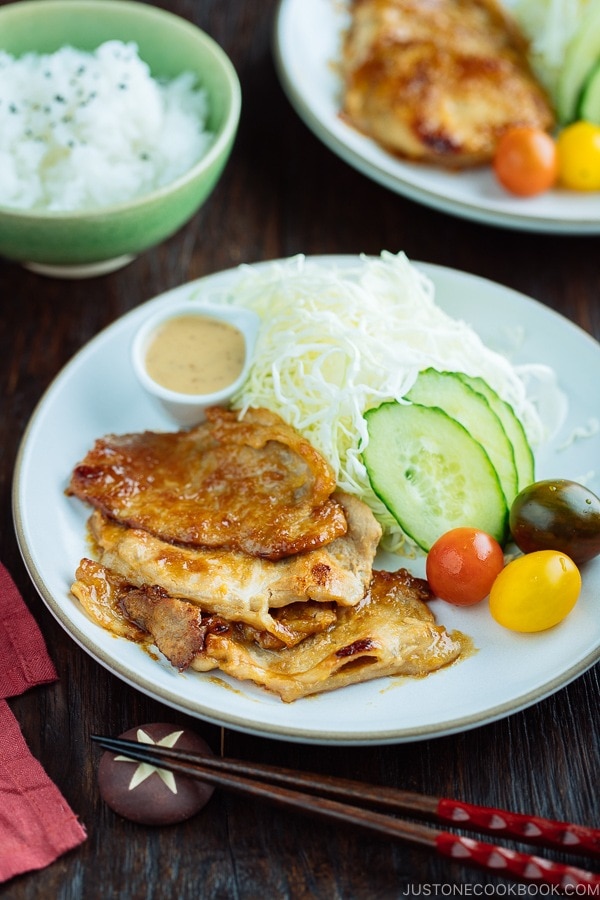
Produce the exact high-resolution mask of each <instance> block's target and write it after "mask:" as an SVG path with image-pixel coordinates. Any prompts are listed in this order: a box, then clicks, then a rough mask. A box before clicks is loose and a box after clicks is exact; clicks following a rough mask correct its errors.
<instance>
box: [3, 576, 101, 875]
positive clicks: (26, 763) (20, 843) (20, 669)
mask: <svg viewBox="0 0 600 900" xmlns="http://www.w3.org/2000/svg"><path fill="white" fill-rule="evenodd" d="M56 679H57V674H56V670H55V668H54V665H53V664H52V661H51V659H50V657H49V656H48V652H47V650H46V645H45V643H44V639H43V637H42V635H41V633H40V631H39V629H38V626H37V624H36V622H35V619H34V618H33V616H32V615H31V613H30V612H29V610H28V609H27V607H26V606H25V603H24V602H23V599H22V597H21V595H20V594H19V592H18V590H17V588H16V585H15V584H14V582H13V580H12V578H11V577H10V575H9V574H8V572H7V571H6V569H5V568H4V566H2V564H1V563H0V882H2V881H6V880H7V879H9V878H12V877H13V876H15V875H19V874H21V873H23V872H29V871H32V870H33V869H41V868H43V867H44V866H47V865H49V864H50V863H51V862H54V860H55V859H56V858H57V857H58V856H60V855H61V854H63V853H66V852H67V850H72V849H73V848H74V847H76V846H78V845H79V844H80V843H81V842H82V841H84V840H85V838H86V833H85V830H84V828H83V827H82V826H81V825H80V824H79V822H78V821H77V818H76V816H75V814H74V813H73V812H72V810H71V809H70V808H69V806H68V804H67V803H66V801H65V799H64V798H63V796H62V795H61V793H60V791H59V790H58V788H57V787H56V785H54V784H53V783H52V781H50V779H49V778H48V776H47V775H46V773H45V772H44V770H43V768H42V766H41V765H40V764H39V762H38V761H37V760H36V759H35V758H34V757H33V756H32V755H31V753H30V751H29V748H28V747H27V744H26V743H25V741H24V739H23V735H22V734H21V730H20V728H19V725H18V723H17V720H16V719H15V717H14V716H13V714H12V712H11V711H10V708H9V706H8V704H7V703H6V699H5V698H6V697H16V696H17V695H18V694H22V693H23V692H24V691H26V690H28V689H29V688H31V687H34V686H35V685H38V684H48V683H49V682H52V681H56Z"/></svg>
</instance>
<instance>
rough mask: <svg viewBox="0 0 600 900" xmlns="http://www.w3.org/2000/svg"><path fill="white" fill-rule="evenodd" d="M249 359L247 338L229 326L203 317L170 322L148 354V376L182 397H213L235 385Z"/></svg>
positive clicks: (160, 329)
mask: <svg viewBox="0 0 600 900" xmlns="http://www.w3.org/2000/svg"><path fill="white" fill-rule="evenodd" d="M245 359H246V342H245V339H244V335H243V334H242V332H241V331H240V330H239V328H236V327H235V325H230V324H229V322H222V321H220V320H219V319H215V318H212V317H210V316H203V315H194V314H190V315H182V316H175V317H174V318H172V319H169V320H168V321H167V322H165V323H164V324H163V325H161V326H160V328H158V329H157V331H156V332H155V334H154V337H153V338H152V340H151V341H150V344H149V347H148V351H147V353H146V370H147V372H148V375H150V377H151V378H152V379H153V380H154V381H156V382H157V383H158V384H160V385H162V387H165V388H168V389H169V390H171V391H178V392H179V393H181V394H213V393H214V392H215V391H220V390H222V389H223V388H226V387H227V386H228V385H230V384H232V383H233V382H234V381H235V380H236V378H238V376H239V375H240V374H241V371H242V369H243V367H244V362H245Z"/></svg>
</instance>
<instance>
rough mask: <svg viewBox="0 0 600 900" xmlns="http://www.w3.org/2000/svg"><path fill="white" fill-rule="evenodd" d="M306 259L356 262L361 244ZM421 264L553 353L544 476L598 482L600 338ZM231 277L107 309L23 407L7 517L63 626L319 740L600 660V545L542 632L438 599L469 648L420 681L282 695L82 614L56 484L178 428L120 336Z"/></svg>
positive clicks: (443, 285) (255, 729) (273, 733)
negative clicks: (116, 448)
mask: <svg viewBox="0 0 600 900" xmlns="http://www.w3.org/2000/svg"><path fill="white" fill-rule="evenodd" d="M312 261H313V262H315V263H317V264H319V265H333V264H335V265H338V266H344V265H350V264H351V265H356V263H357V257H349V256H346V257H314V258H313V260H312ZM260 265H261V266H264V265H269V264H268V263H262V264H260ZM421 267H422V269H423V270H424V271H425V272H426V273H427V274H428V275H429V276H430V277H431V278H432V279H433V281H434V283H435V286H436V296H437V302H438V303H439V305H440V306H441V307H442V308H444V309H445V310H446V311H448V312H449V313H450V314H451V315H453V316H455V317H456V318H461V319H464V320H465V321H468V322H470V323H471V324H472V325H473V327H474V328H475V329H476V330H477V331H478V332H479V333H480V335H481V337H482V338H483V339H484V340H485V341H486V343H487V344H488V345H489V346H490V347H493V348H494V349H496V350H502V349H503V348H504V349H505V350H506V349H508V348H514V347H515V345H517V349H516V350H515V351H514V353H513V361H515V362H541V363H546V364H550V365H552V366H554V368H555V370H556V373H557V375H558V378H559V381H560V385H561V387H562V389H563V390H564V391H565V392H566V394H567V395H568V398H569V401H570V406H569V413H568V416H567V419H566V421H565V423H564V425H563V426H562V429H561V430H560V432H559V433H558V434H557V435H556V437H555V438H554V439H553V440H552V441H551V442H550V443H549V444H548V445H547V446H546V447H545V449H544V451H543V453H541V454H540V456H539V459H538V476H539V477H559V476H561V477H565V478H572V479H574V480H582V479H583V478H586V479H587V482H588V484H589V486H590V488H591V489H592V490H595V491H596V492H598V491H599V487H600V481H599V479H600V472H598V471H597V469H596V467H597V466H598V461H599V460H600V434H595V435H594V436H591V437H588V438H583V439H579V440H575V441H572V442H568V441H567V438H568V436H569V435H571V434H572V433H573V431H574V430H575V429H576V428H579V427H584V428H585V427H586V426H587V424H588V423H589V421H590V420H591V419H592V418H593V417H595V418H596V419H600V409H599V405H600V400H599V397H598V394H597V393H596V392H591V391H590V389H589V386H590V384H597V383H598V381H599V379H600V345H599V344H598V343H596V341H594V340H593V339H592V338H590V337H589V336H588V335H586V334H585V333H584V332H583V331H581V330H580V329H579V328H577V327H576V326H575V325H573V324H572V323H570V322H569V321H567V320H566V319H563V318H562V317H560V316H558V315H556V314H555V313H553V312H551V311H549V310H548V309H547V308H545V307H544V306H542V305H541V304H539V303H537V302H535V301H534V300H530V299H528V298H527V297H524V296H523V295H521V294H517V293H515V292H514V291H511V290H508V289H506V288H504V287H501V286H500V285H497V284H494V283H492V282H489V281H485V280H483V279H481V278H476V277H474V276H471V275H466V274H464V273H461V272H457V271H453V270H450V269H444V268H440V267H437V266H431V265H422V266H421ZM238 277H239V273H238V271H237V270H229V271H226V272H222V273H219V274H217V275H212V276H209V277H207V278H204V279H200V280H198V281H195V282H192V283H190V284H186V285H183V286H182V287H179V288H176V289H175V290H172V291H170V292H168V293H167V294H164V295H162V296H160V297H157V298H156V299H154V300H151V301H149V302H148V303H145V304H143V305H142V306H139V307H137V308H136V309H134V310H133V311H132V312H130V313H128V314H127V315H125V316H123V317H122V318H121V319H119V320H117V321H116V322H115V323H113V324H112V325H111V326H110V327H109V328H107V329H105V330H104V331H103V332H101V333H100V334H98V335H97V336H96V337H95V338H94V339H93V340H92V341H91V342H90V343H89V344H87V345H86V346H85V347H84V348H83V349H82V350H81V351H80V352H79V353H78V354H77V355H76V356H75V357H74V358H73V359H72V360H71V361H70V362H69V363H68V365H67V366H66V367H65V368H64V369H63V370H62V372H61V373H60V374H59V375H58V376H57V378H56V379H55V381H54V382H53V383H52V385H51V386H50V387H49V389H48V390H47V391H46V393H45V395H44V396H43V397H42V399H41V401H40V403H39V404H38V406H37V408H36V410H35V412H34V414H33V416H32V418H31V421H30V423H29V425H28V427H27V430H26V432H25V434H24V436H23V440H22V444H21V447H20V451H19V455H18V459H17V464H16V469H15V477H14V487H13V512H14V520H15V527H16V532H17V538H18V541H19V546H20V548H21V553H22V555H23V559H24V561H25V565H26V566H27V569H28V571H29V574H30V575H31V578H32V579H33V582H34V584H35V586H36V588H37V590H38V591H39V593H40V595H41V596H42V598H43V599H44V601H45V602H46V604H47V605H48V607H49V609H50V610H51V612H52V613H53V614H54V616H55V617H56V618H57V619H58V621H59V622H60V623H61V625H62V626H63V627H64V628H65V629H66V631H67V632H68V633H69V635H70V636H71V637H72V638H73V639H74V640H75V641H76V642H77V643H78V644H79V645H80V646H81V647H83V648H84V650H86V651H87V652H88V653H89V654H90V655H91V656H92V657H93V658H94V659H96V660H97V661H98V662H99V663H101V664H102V665H103V666H105V667H106V668H107V669H109V670H110V671H111V672H113V673H114V674H115V675H116V676H118V677H119V678H121V679H122V680H123V681H125V682H127V683H128V684H130V685H132V686H133V687H135V688H138V689H139V690H141V691H143V692H144V693H146V694H149V695H150V696H152V697H154V698H156V699H157V700H160V701H162V702H163V703H165V704H167V705H168V706H171V707H174V708H176V709H179V710H183V711H184V712H186V713H188V714H191V715H193V716H198V717H199V718H202V719H206V720H208V721H211V722H214V723H219V724H222V725H225V726H228V727H230V728H234V729H237V730H241V731H247V732H251V733H254V734H259V735H264V736H269V737H274V738H283V739H287V740H294V741H302V742H306V743H321V744H327V743H332V744H333V743H335V744H368V743H371V742H373V743H393V742H400V741H409V740H416V739H421V738H427V737H433V736H436V735H442V734H448V733H451V732H455V731H463V730H466V729H469V728H473V727H475V726H477V725H480V724H483V723H486V722H490V721H492V720H494V719H498V718H501V717H503V716H506V715H508V714H510V713H512V712H515V711H516V710H519V709H522V708H524V707H527V706H529V705H531V704H533V703H535V702H536V701H538V700H540V699H541V698H542V697H545V696H547V695H548V694H550V693H552V692H554V691H556V690H557V689H558V688H560V687H562V686H563V685H565V684H567V683H568V682H569V681H571V680H572V679H574V678H575V677H576V676H578V675H580V674H581V673H582V672H584V671H585V670H586V669H587V668H589V667H590V666H591V665H592V664H593V663H594V662H595V661H596V660H598V659H599V658H600V614H599V613H600V590H599V588H600V557H599V558H598V559H596V560H595V561H594V562H593V563H591V564H589V565H588V566H587V568H586V570H585V571H584V576H583V582H584V587H583V593H582V596H581V598H580V600H579V602H578V603H577V605H576V607H575V609H574V611H573V612H572V613H571V615H570V616H569V617H568V618H567V619H566V620H565V621H564V622H563V623H562V624H561V625H560V626H558V627H556V628H554V629H552V630H550V631H547V632H544V633H541V634H537V635H519V634H515V633H513V632H509V631H506V630H504V629H502V628H501V627H500V626H499V625H496V624H495V623H494V621H493V620H492V619H491V617H490V615H489V612H488V609H487V606H486V604H485V603H483V604H481V605H480V606H478V607H475V608H471V609H466V610H465V609H463V610H460V609H457V608H454V607H451V606H449V605H448V604H444V603H442V602H441V601H436V602H435V603H434V604H433V606H434V610H435V613H436V616H437V618H438V619H439V620H440V621H442V622H443V623H444V624H446V625H447V626H448V627H449V628H458V629H460V630H461V631H463V632H465V633H466V634H468V635H470V636H471V637H472V638H473V640H474V642H475V645H476V646H477V648H478V652H477V653H474V654H473V655H472V656H470V657H469V658H467V659H465V660H463V661H461V662H460V663H458V664H455V665H453V666H451V667H449V668H447V669H444V670H442V671H440V672H436V673H434V674H432V675H430V676H428V677H427V678H424V679H410V678H384V679H381V680H377V681H373V682H371V683H368V684H364V685H356V686H352V687H348V688H344V689H342V690H339V691H334V692H332V693H329V694H322V695H320V696H317V697H313V698H309V699H303V700H298V701H296V702H295V703H292V704H285V703H283V702H281V701H280V700H279V699H278V698H277V697H275V696H273V695H270V694H269V693H267V692H266V691H264V690H262V689H260V688H258V687H255V686H253V685H252V684H249V683H246V682H236V681H235V680H234V679H231V678H228V677H226V676H222V675H220V674H219V673H217V674H215V673H203V674H200V673H194V672H187V673H184V674H179V673H178V672H177V671H176V670H175V669H173V668H172V667H171V666H170V665H169V664H168V663H167V662H164V661H157V660H155V659H152V658H151V657H150V655H149V654H148V653H146V652H144V650H143V649H141V648H140V647H139V646H138V645H136V644H134V643H129V642H128V641H126V640H123V639H120V638H116V637H114V636H112V635H111V634H109V633H108V632H106V631H104V630H103V629H102V628H100V627H99V626H97V625H95V624H93V623H92V622H91V621H90V620H89V619H88V618H87V616H86V614H85V613H84V612H83V610H82V608H81V607H80V606H79V604H78V602H77V601H76V600H75V598H74V597H73V596H72V595H71V594H70V591H69V587H70V584H71V582H72V580H73V575H74V572H75V569H76V567H77V565H78V563H79V560H80V558H81V557H82V556H85V555H86V554H88V553H89V546H88V543H87V541H86V524H85V523H86V520H87V517H88V515H89V509H88V508H87V507H86V506H85V505H84V504H83V503H81V502H80V501H78V500H76V499H74V498H68V497H66V496H65V494H64V490H65V487H66V485H67V483H68V480H69V478H70V474H71V471H72V469H73V467H74V465H76V463H78V462H79V461H80V460H81V459H82V458H83V456H84V455H85V453H86V452H87V450H88V449H89V448H90V447H91V446H92V444H93V442H94V440H95V439H96V438H98V437H101V436H103V435H105V434H108V433H117V434H119V433H127V432H135V431H141V430H144V429H165V430H171V429H172V428H173V426H172V425H171V423H170V422H168V421H167V420H166V419H165V418H163V417H162V416H163V414H162V413H161V412H160V411H159V410H158V408H157V407H154V406H153V405H152V404H151V401H150V400H149V399H148V398H147V396H146V395H145V393H144V392H143V391H142V389H141V388H140V387H139V385H138V383H137V380H136V378H135V376H134V374H133V371H132V369H131V365H130V360H129V348H130V344H131V341H132V337H133V335H134V332H135V331H136V328H137V327H138V326H139V324H140V323H141V321H142V320H143V319H144V318H145V317H146V316H147V315H148V314H149V313H150V312H152V311H154V310H155V309H157V308H159V307H161V306H163V305H167V304H169V303H171V302H173V301H174V300H176V299H181V298H183V297H187V296H189V295H190V294H192V293H193V294H194V295H195V296H197V295H198V294H199V293H200V294H201V295H202V296H203V297H205V299H207V300H210V298H211V291H212V290H213V289H221V288H222V287H223V286H229V285H231V284H233V283H234V282H235V280H236V279H237V278H238ZM515 329H516V331H515ZM515 334H518V335H520V337H521V339H520V341H515ZM565 444H567V445H566V446H564V448H563V449H561V446H562V445H565ZM395 560H396V566H399V565H408V566H409V567H410V568H411V569H412V570H413V572H415V574H417V575H423V574H424V568H423V561H422V560H421V561H419V562H418V563H417V562H414V561H412V562H411V561H407V560H405V559H402V558H398V557H396V558H395Z"/></svg>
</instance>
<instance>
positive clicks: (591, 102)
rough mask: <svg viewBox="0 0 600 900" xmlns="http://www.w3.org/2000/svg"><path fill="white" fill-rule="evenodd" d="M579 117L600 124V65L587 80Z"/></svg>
mask: <svg viewBox="0 0 600 900" xmlns="http://www.w3.org/2000/svg"><path fill="white" fill-rule="evenodd" d="M577 118H578V119H583V120H584V121H586V122H593V124H594V125H600V65H597V66H596V68H595V69H594V70H593V71H592V74H591V75H590V77H589V78H588V80H587V81H586V84H585V87H584V89H583V93H582V95H581V103H580V104H579V111H578V114H577Z"/></svg>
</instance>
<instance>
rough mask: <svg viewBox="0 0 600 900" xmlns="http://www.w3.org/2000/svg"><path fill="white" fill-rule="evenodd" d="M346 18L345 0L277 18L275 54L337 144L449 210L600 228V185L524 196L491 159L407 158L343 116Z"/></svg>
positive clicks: (301, 102)
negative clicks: (512, 190) (455, 164)
mask: <svg viewBox="0 0 600 900" xmlns="http://www.w3.org/2000/svg"><path fill="white" fill-rule="evenodd" d="M347 22H348V16H347V12H346V10H345V4H344V2H343V0H281V4H280V6H279V9H278V13H277V17H276V21H275V34H274V53H275V62H276V66H277V69H278V72H279V77H280V80H281V83H282V85H283V88H284V90H285V92H286V93H287V95H288V98H289V100H290V102H291V104H292V106H293V107H294V108H295V110H296V112H297V113H298V115H299V116H300V117H301V118H302V119H303V120H304V122H305V123H306V125H308V127H309V128H310V129H311V130H312V131H313V132H314V133H315V134H316V135H317V137H318V138H319V139H320V140H321V141H323V143H324V144H326V146H328V147H329V149H330V150H333V152H334V153H336V154H337V155H338V156H340V157H341V158H342V159H343V160H345V161H346V162H347V163H349V164H350V165H351V166H354V167H355V168H356V169H358V170H359V171H360V172H362V173H363V174H364V175H367V176H368V177H369V178H372V179H373V180H375V181H377V182H379V183H380V184H383V185H384V186H385V187H387V188H390V189H391V190H392V191H396V192H397V193H398V194H403V195H404V196H406V197H409V198H410V199H411V200H415V201H416V202H418V203H422V204H425V205H426V206H431V207H433V208H434V209H438V210H441V211H443V212H447V213H451V214H453V215H457V216H461V217H463V218H467V219H473V220H475V221H479V222H485V223H487V224H489V225H498V226H503V227H506V228H517V229H524V230H529V231H539V232H557V233H564V234H599V233H600V192H595V193H578V192H576V191H565V190H560V189H556V190H552V191H549V192H548V193H545V194H543V195H541V196H538V197H533V198H527V199H519V198H516V197H513V196H512V195H510V194H508V193H507V192H505V191H504V190H503V189H502V188H501V187H500V186H499V185H498V184H497V182H496V180H495V178H494V176H493V173H492V170H491V168H489V167H484V168H478V169H473V170H467V171H464V172H448V171H445V170H444V169H442V168H436V167H433V166H425V165H422V164H418V163H409V162H403V161H402V160H401V159H397V158H396V157H394V156H392V155H391V154H389V153H387V152H386V151H385V150H383V149H382V148H381V147H380V146H379V145H378V144H376V143H375V142H374V141H372V140H370V139H369V138H367V137H365V136H364V135H362V134H359V133H358V132H357V131H355V130H354V129H353V128H351V127H350V126H349V125H347V124H346V123H345V122H343V121H342V119H341V118H340V116H339V109H340V90H341V83H340V79H339V78H338V76H337V75H336V72H335V61H336V60H337V59H339V52H340V51H339V42H340V32H341V31H342V29H343V28H344V27H345V26H346V25H347Z"/></svg>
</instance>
